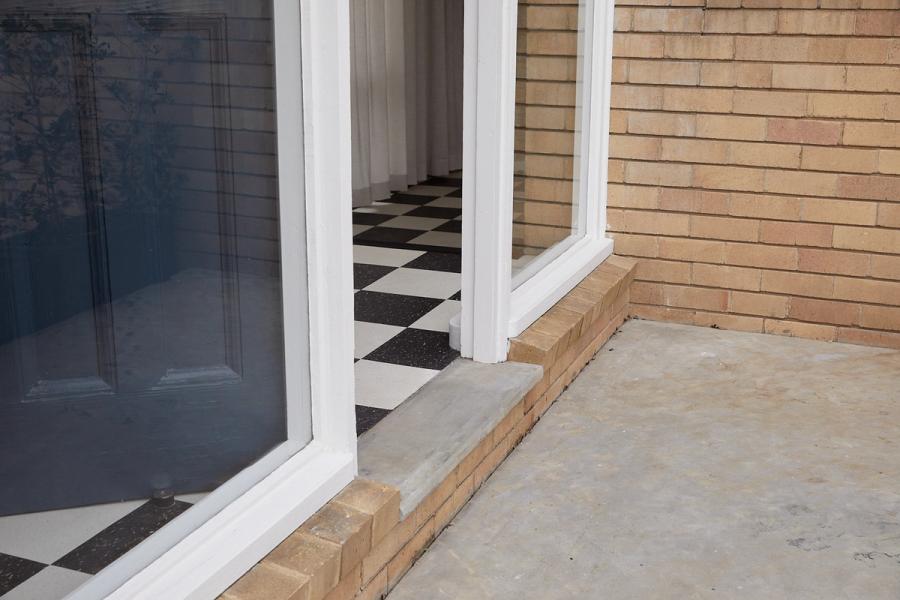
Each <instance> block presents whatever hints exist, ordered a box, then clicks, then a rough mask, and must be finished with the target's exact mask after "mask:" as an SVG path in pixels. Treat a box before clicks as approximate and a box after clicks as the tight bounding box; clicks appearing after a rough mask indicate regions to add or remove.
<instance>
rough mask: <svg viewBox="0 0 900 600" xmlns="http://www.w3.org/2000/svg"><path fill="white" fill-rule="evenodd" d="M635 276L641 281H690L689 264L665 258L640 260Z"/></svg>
mask: <svg viewBox="0 0 900 600" xmlns="http://www.w3.org/2000/svg"><path fill="white" fill-rule="evenodd" d="M637 278H638V279H640V280H642V281H661V282H664V283H691V265H690V264H689V263H683V262H671V261H667V260H650V259H647V260H642V261H641V262H639V263H638V269H637Z"/></svg>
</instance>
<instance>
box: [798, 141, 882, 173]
mask: <svg viewBox="0 0 900 600" xmlns="http://www.w3.org/2000/svg"><path fill="white" fill-rule="evenodd" d="M802 167H803V168H804V169H811V170H814V171H836V172H843V173H874V172H875V171H877V169H878V151H877V150H853V149H849V148H827V147H821V146H807V147H805V148H803V160H802Z"/></svg>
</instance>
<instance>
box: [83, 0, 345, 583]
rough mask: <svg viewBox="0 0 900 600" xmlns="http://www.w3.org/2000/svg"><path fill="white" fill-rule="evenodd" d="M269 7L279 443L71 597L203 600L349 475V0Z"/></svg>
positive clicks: (282, 1)
mask: <svg viewBox="0 0 900 600" xmlns="http://www.w3.org/2000/svg"><path fill="white" fill-rule="evenodd" d="M271 1H272V2H273V6H274V19H273V20H274V40H275V43H274V47H275V55H276V61H275V71H276V115H277V120H278V184H279V206H280V210H279V213H280V215H279V217H280V227H281V240H280V241H281V261H282V288H283V300H284V325H285V329H284V336H285V372H286V386H285V387H286V396H287V405H288V413H287V414H288V441H287V442H285V443H283V444H281V445H280V446H279V447H277V448H275V449H274V450H272V451H271V452H270V453H269V454H267V455H266V456H264V457H263V458H262V459H260V460H259V461H257V462H256V463H255V464H254V465H252V466H251V467H248V468H247V469H245V470H244V471H242V472H240V473H239V474H238V475H237V476H235V477H234V478H232V479H230V480H229V481H227V482H226V483H225V484H223V485H222V486H220V487H219V488H218V489H216V490H215V491H214V492H212V493H211V494H210V495H209V496H207V497H206V498H204V499H203V500H201V501H200V502H198V503H197V504H196V505H195V506H193V507H192V508H191V509H190V510H189V511H187V512H186V513H185V514H184V515H182V516H180V517H178V518H176V519H175V520H173V521H172V522H171V523H169V524H167V525H166V526H165V527H163V528H162V529H160V530H159V531H158V532H157V533H155V534H154V535H152V536H150V537H149V538H148V539H147V540H145V541H144V542H142V543H141V544H139V545H138V546H137V547H135V548H134V549H133V550H132V551H130V552H128V553H127V554H125V555H124V556H122V557H121V558H120V559H118V560H117V561H115V562H114V563H112V564H111V565H110V566H109V567H107V568H106V569H104V570H103V571H101V572H100V573H99V574H98V575H96V576H95V577H93V578H91V579H90V580H88V581H87V582H85V584H84V585H82V586H81V587H80V588H78V589H77V590H75V591H74V592H73V593H72V594H71V595H70V598H74V599H78V600H81V599H92V600H93V599H95V598H98V597H108V598H113V599H117V600H125V599H128V600H132V599H139V598H140V599H144V598H146V599H148V600H150V599H152V600H157V599H159V598H171V599H173V600H174V599H180V598H213V597H215V596H217V595H218V594H220V593H221V592H223V591H224V590H225V589H226V588H227V587H228V586H229V585H231V584H232V583H233V582H234V581H236V580H237V579H238V578H239V577H240V576H241V575H242V574H243V573H245V572H246V571H247V570H249V569H250V568H251V567H252V566H253V565H254V564H255V563H256V562H258V561H259V560H260V559H261V558H262V557H263V556H265V555H266V554H267V553H268V552H269V551H271V550H272V549H273V548H274V547H275V546H276V545H278V544H279V543H280V542H281V541H282V540H283V539H284V538H286V537H287V536H288V535H289V534H290V533H291V532H292V531H294V530H295V529H296V528H297V527H298V526H299V525H300V524H301V523H303V521H305V520H306V519H307V518H309V517H310V516H311V515H312V514H313V513H314V512H315V511H316V510H318V509H319V508H320V507H321V506H322V505H324V504H325V502H327V501H328V500H329V499H330V498H331V497H333V496H334V495H335V494H336V493H337V492H338V491H340V490H341V488H343V487H344V486H345V485H346V484H347V483H349V482H350V481H351V480H352V478H353V477H354V475H355V474H356V429H355V416H354V401H353V360H352V356H353V325H352V314H353V297H352V263H353V260H352V242H351V226H350V220H351V199H350V198H351V184H350V181H351V170H350V148H349V145H348V144H347V143H346V141H349V140H350V95H349V85H350V56H349V48H350V38H349V10H348V8H349V5H348V3H347V2H346V1H343V2H322V1H321V0H299V2H298V1H297V0H271ZM301 16H302V18H301ZM310 406H311V408H312V433H313V439H312V441H311V442H309V443H308V444H306V445H305V446H304V445H303V444H302V441H300V440H301V438H303V434H304V432H308V427H309V416H308V413H307V414H304V412H305V410H304V407H306V410H308V407H310Z"/></svg>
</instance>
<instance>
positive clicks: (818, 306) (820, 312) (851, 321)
mask: <svg viewBox="0 0 900 600" xmlns="http://www.w3.org/2000/svg"><path fill="white" fill-rule="evenodd" d="M788 317H790V318H791V319H797V320H798V321H811V322H813V323H827V324H829V325H856V324H858V323H859V305H858V304H850V303H847V302H833V301H830V300H818V299H814V298H792V299H791V307H790V310H789V311H788Z"/></svg>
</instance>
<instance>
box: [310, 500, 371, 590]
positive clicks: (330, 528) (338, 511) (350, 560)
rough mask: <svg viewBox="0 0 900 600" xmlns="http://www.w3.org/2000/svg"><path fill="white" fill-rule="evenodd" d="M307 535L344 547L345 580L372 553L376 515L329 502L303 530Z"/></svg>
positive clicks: (342, 549) (342, 558)
mask: <svg viewBox="0 0 900 600" xmlns="http://www.w3.org/2000/svg"><path fill="white" fill-rule="evenodd" d="M300 530H301V531H305V532H306V533H309V534H311V535H314V536H316V537H318V538H321V539H323V540H327V541H329V542H333V543H335V544H338V545H339V546H340V547H341V576H344V575H346V574H347V573H349V572H350V571H351V570H352V569H353V567H355V566H356V565H357V564H359V562H360V561H362V559H363V557H364V556H365V555H366V554H368V553H369V550H371V549H372V515H368V514H366V513H363V512H361V511H358V510H356V509H355V508H351V507H350V506H347V505H344V504H338V503H336V502H329V503H328V504H326V505H325V506H323V507H322V508H320V509H319V511H318V512H316V514H314V515H313V516H311V517H310V518H309V519H307V520H306V522H305V523H304V524H303V525H302V526H301V528H300Z"/></svg>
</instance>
